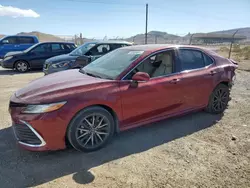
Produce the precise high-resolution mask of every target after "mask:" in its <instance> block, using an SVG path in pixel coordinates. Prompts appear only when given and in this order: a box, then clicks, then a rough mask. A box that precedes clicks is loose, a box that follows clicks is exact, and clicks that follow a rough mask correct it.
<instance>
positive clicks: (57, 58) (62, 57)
mask: <svg viewBox="0 0 250 188" xmlns="http://www.w3.org/2000/svg"><path fill="white" fill-rule="evenodd" d="M78 57H79V56H72V55H69V54H63V55H58V56H55V57H52V58H49V59H47V60H46V63H49V64H53V63H59V62H62V61H71V60H76V59H77V58H78Z"/></svg>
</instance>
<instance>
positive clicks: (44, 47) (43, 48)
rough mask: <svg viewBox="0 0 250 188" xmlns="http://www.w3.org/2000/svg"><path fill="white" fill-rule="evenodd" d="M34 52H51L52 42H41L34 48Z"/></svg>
mask: <svg viewBox="0 0 250 188" xmlns="http://www.w3.org/2000/svg"><path fill="white" fill-rule="evenodd" d="M32 52H35V53H48V52H51V45H50V44H41V45H39V46H37V47H36V48H34V49H33V50H32Z"/></svg>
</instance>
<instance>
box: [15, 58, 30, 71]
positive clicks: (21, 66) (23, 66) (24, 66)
mask: <svg viewBox="0 0 250 188" xmlns="http://www.w3.org/2000/svg"><path fill="white" fill-rule="evenodd" d="M15 69H16V71H18V72H20V73H24V72H27V71H28V70H29V64H28V63H27V62H26V61H22V60H21V61H17V62H16V63H15Z"/></svg>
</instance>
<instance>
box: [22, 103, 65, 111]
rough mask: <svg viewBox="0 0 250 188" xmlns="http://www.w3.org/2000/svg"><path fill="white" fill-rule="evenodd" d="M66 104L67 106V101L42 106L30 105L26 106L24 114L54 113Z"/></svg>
mask: <svg viewBox="0 0 250 188" xmlns="http://www.w3.org/2000/svg"><path fill="white" fill-rule="evenodd" d="M64 104H66V101H64V102H57V103H51V104H41V105H39V104H38V105H36V104H30V105H28V106H26V108H25V109H24V110H23V111H22V113H27V114H38V113H46V112H52V111H55V110H58V109H59V108H61V107H62V106H63V105H64Z"/></svg>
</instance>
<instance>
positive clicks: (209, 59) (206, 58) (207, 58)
mask: <svg viewBox="0 0 250 188" xmlns="http://www.w3.org/2000/svg"><path fill="white" fill-rule="evenodd" d="M203 57H204V61H205V66H208V65H211V64H213V63H214V62H213V60H212V59H211V58H210V57H208V56H207V55H206V54H203Z"/></svg>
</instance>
